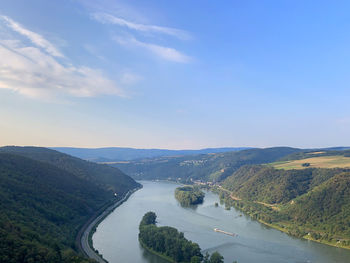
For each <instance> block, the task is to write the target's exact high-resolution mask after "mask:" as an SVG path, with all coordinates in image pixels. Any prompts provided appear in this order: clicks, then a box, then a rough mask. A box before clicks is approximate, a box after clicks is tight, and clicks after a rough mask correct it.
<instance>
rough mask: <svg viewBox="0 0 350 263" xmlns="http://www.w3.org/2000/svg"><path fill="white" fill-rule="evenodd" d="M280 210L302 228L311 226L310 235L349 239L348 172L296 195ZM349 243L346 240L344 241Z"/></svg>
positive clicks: (327, 238) (349, 192) (323, 237)
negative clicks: (298, 195) (313, 233)
mask: <svg viewBox="0 0 350 263" xmlns="http://www.w3.org/2000/svg"><path fill="white" fill-rule="evenodd" d="M282 213H284V214H286V215H287V216H288V218H289V219H290V220H293V221H294V222H296V223H297V224H299V225H302V226H304V228H306V229H308V228H309V229H315V230H316V231H317V233H318V234H317V235H314V238H318V239H325V240H328V241H329V240H330V239H331V238H332V237H336V239H338V240H342V239H347V240H349V239H350V172H344V173H339V174H336V175H335V176H334V177H332V178H331V179H329V180H328V181H326V182H324V183H323V184H321V185H319V186H318V187H315V188H314V189H313V190H312V191H310V192H308V193H307V194H305V195H302V196H300V197H298V198H296V199H295V200H294V201H293V202H292V203H290V204H288V205H287V206H286V207H285V209H284V210H283V211H282ZM348 244H349V245H350V242H348Z"/></svg>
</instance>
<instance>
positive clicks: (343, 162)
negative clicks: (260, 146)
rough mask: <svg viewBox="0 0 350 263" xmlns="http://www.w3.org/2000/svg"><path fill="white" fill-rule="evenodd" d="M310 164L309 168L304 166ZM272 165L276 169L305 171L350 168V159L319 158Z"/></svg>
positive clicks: (336, 157)
mask: <svg viewBox="0 0 350 263" xmlns="http://www.w3.org/2000/svg"><path fill="white" fill-rule="evenodd" d="M305 163H308V164H310V165H309V166H308V167H305V166H303V164H305ZM271 165H272V166H273V167H274V168H276V169H284V170H291V169H305V168H350V157H344V156H342V155H331V156H319V157H311V158H305V159H301V160H292V161H284V162H274V163H271Z"/></svg>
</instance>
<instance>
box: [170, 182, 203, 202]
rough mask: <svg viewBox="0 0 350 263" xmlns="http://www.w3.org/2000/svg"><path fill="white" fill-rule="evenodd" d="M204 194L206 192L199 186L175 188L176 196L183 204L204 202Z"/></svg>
mask: <svg viewBox="0 0 350 263" xmlns="http://www.w3.org/2000/svg"><path fill="white" fill-rule="evenodd" d="M204 196H205V194H204V192H203V191H201V189H200V188H199V187H197V186H182V187H177V188H176V189H175V198H176V199H177V200H178V201H179V202H180V204H181V205H182V206H190V205H198V204H202V203H203V199H204Z"/></svg>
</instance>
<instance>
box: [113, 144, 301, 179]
mask: <svg viewBox="0 0 350 263" xmlns="http://www.w3.org/2000/svg"><path fill="white" fill-rule="evenodd" d="M298 151H300V150H299V149H295V148H289V147H274V148H266V149H248V150H242V151H238V152H237V151H236V152H226V153H214V154H201V155H193V156H180V157H162V158H155V159H145V160H140V161H132V162H122V163H116V164H114V165H113V166H116V167H118V168H120V169H121V170H122V171H124V172H125V173H126V174H128V175H130V176H132V177H133V178H136V179H170V180H180V181H182V182H189V181H190V179H193V180H203V181H214V182H215V181H221V180H223V179H225V178H226V177H227V176H230V175H232V173H233V172H235V171H236V170H237V169H238V168H240V167H241V166H243V165H246V164H262V163H267V162H274V161H276V160H279V159H280V158H282V157H284V156H287V155H290V154H292V153H295V152H298Z"/></svg>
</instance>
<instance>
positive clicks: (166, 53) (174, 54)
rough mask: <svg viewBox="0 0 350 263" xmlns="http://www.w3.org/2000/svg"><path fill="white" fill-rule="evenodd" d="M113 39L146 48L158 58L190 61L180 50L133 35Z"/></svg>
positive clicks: (126, 44)
mask: <svg viewBox="0 0 350 263" xmlns="http://www.w3.org/2000/svg"><path fill="white" fill-rule="evenodd" d="M115 40H116V41H117V43H119V44H121V45H124V46H128V47H129V46H136V47H141V48H143V49H146V50H148V51H150V52H152V53H153V54H155V55H157V56H158V57H160V58H163V59H166V60H169V61H173V62H178V63H189V62H191V60H192V59H191V57H189V56H187V55H185V54H183V53H181V52H180V51H178V50H176V49H174V48H170V47H165V46H160V45H156V44H151V43H146V42H142V41H139V40H137V39H135V38H133V37H127V38H125V37H115Z"/></svg>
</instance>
